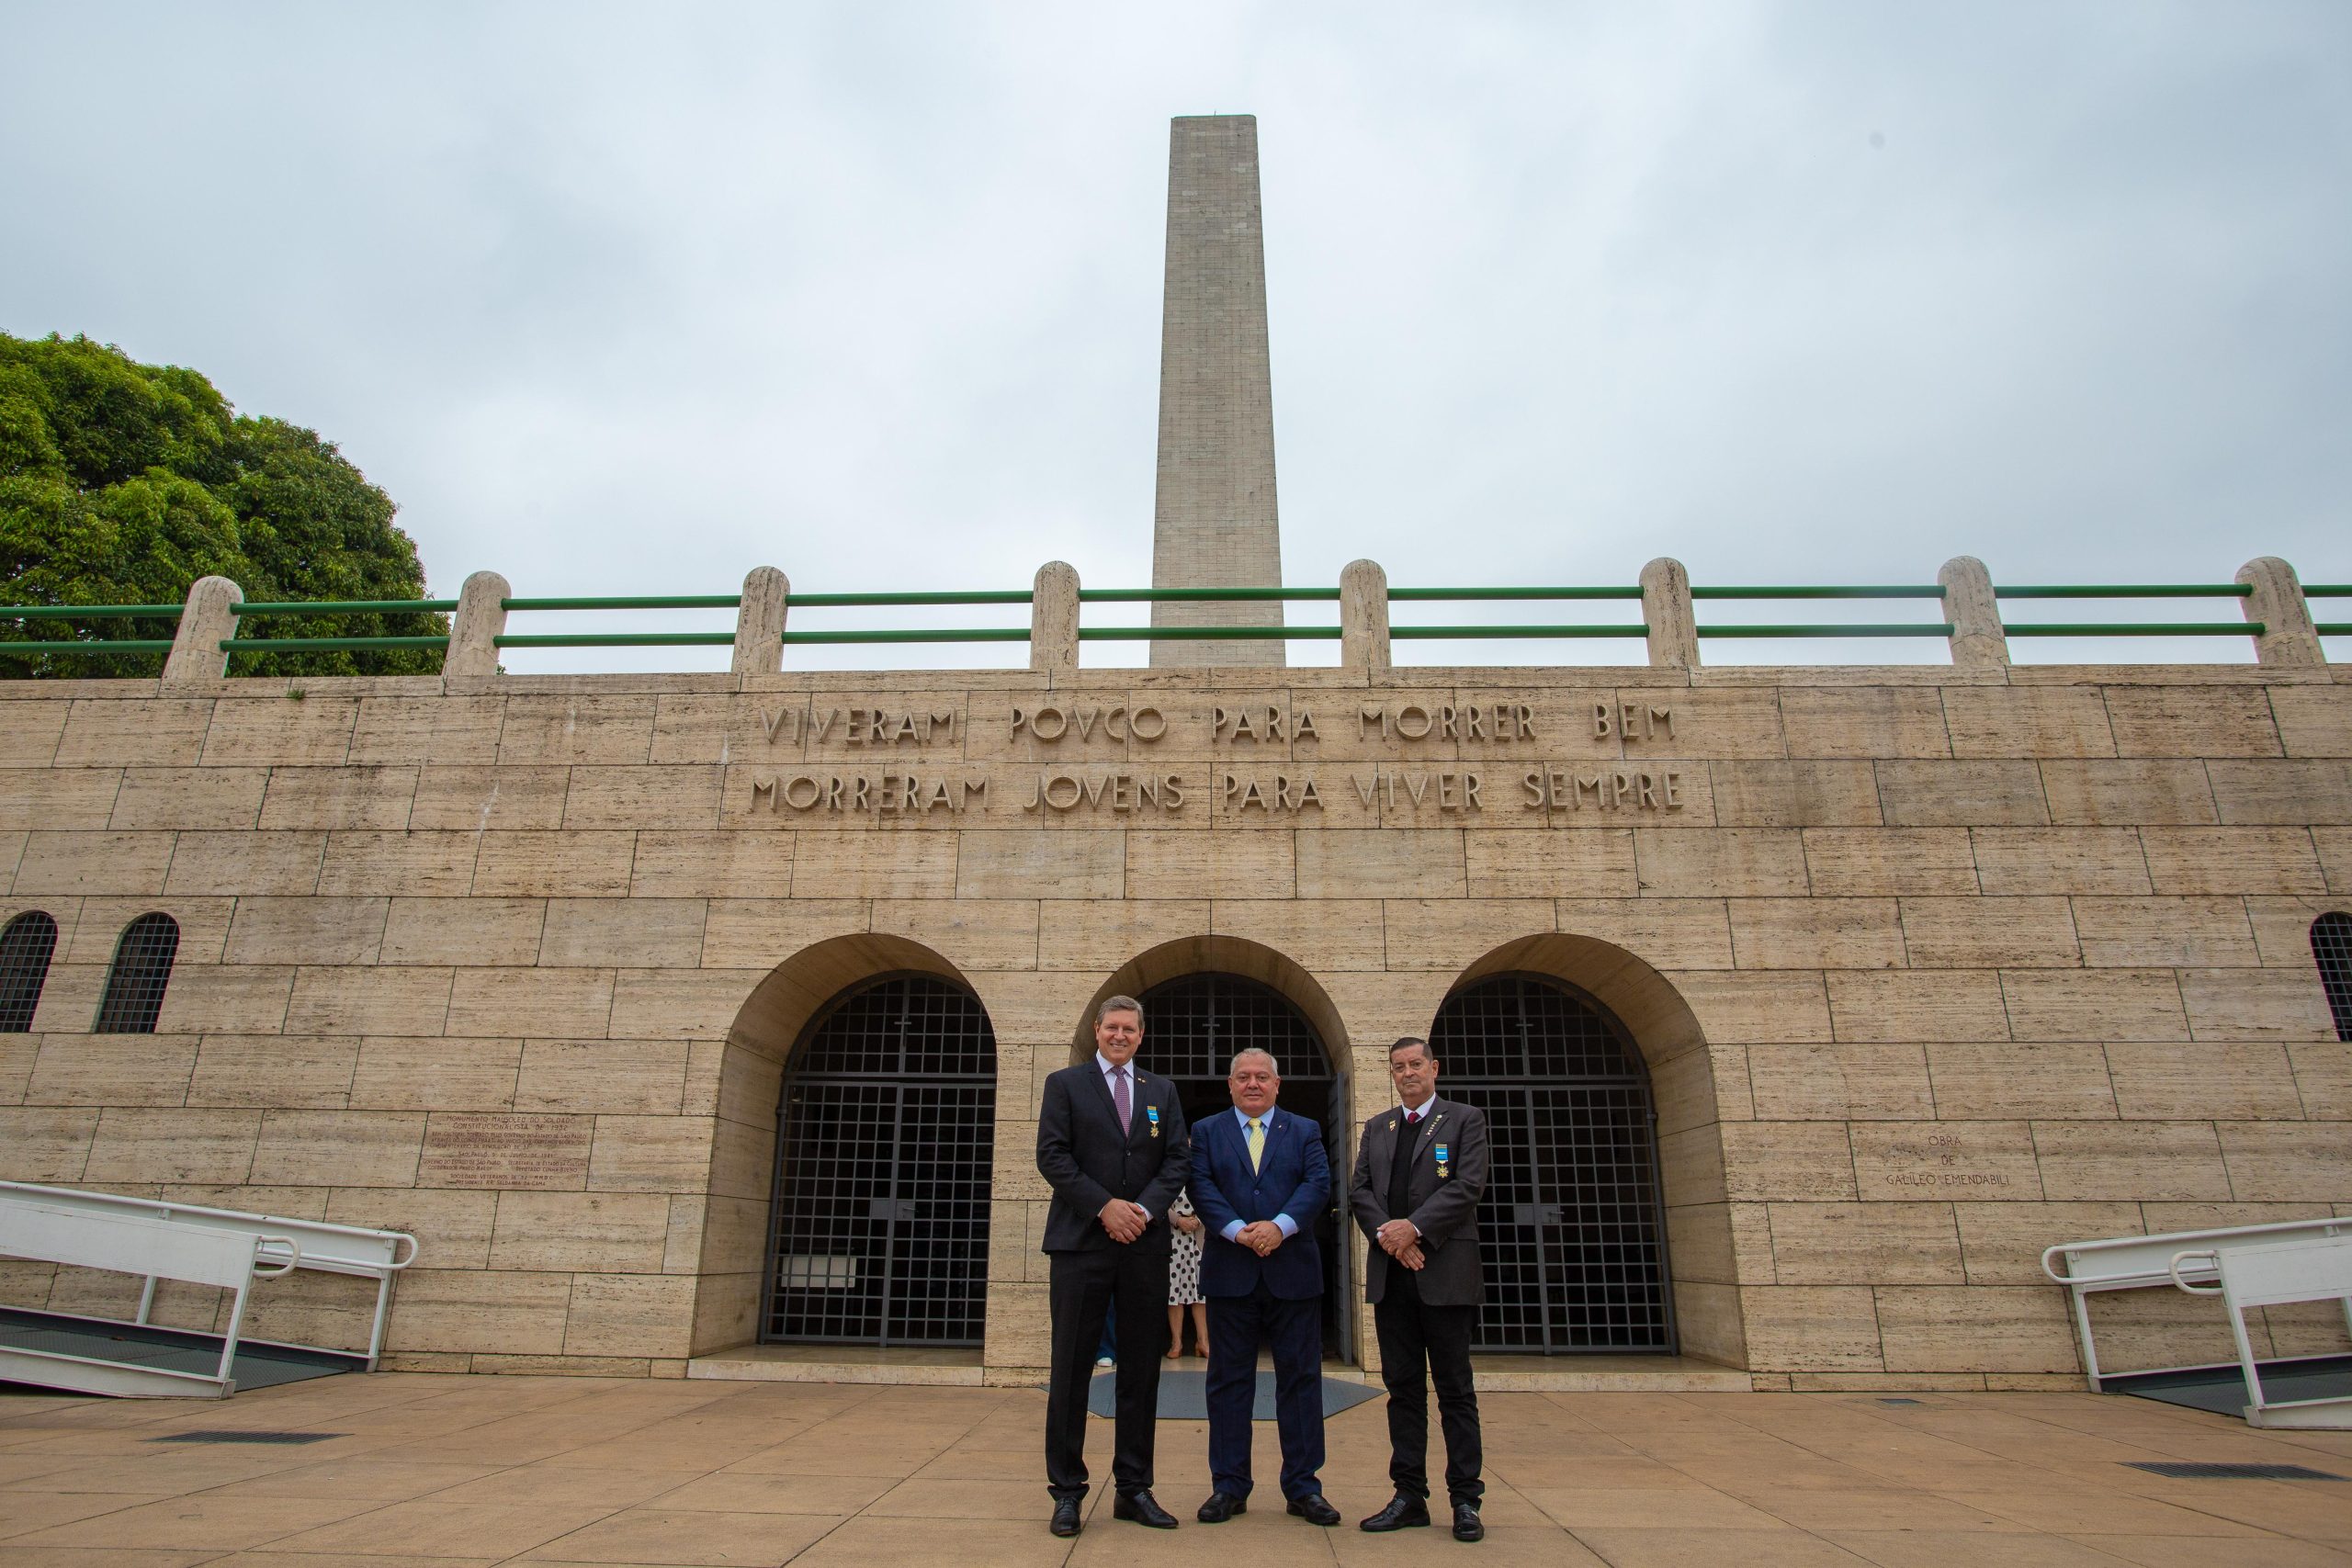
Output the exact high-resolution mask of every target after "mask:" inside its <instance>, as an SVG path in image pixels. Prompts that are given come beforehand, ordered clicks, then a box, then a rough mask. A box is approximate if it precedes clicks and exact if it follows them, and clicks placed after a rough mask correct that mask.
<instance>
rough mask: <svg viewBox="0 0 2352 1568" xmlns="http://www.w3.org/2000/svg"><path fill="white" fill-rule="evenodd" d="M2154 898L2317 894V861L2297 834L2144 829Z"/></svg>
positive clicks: (2302, 833) (2308, 839)
mask: <svg viewBox="0 0 2352 1568" xmlns="http://www.w3.org/2000/svg"><path fill="white" fill-rule="evenodd" d="M2140 840H2141V843H2142V845H2143V847H2144V848H2145V850H2146V852H2147V857H2148V873H2149V876H2150V879H2151V881H2152V883H2153V885H2154V889H2155V891H2156V892H2159V893H2261V894H2280V893H2317V892H2320V891H2322V890H2323V886H2324V885H2323V879H2322V876H2321V873H2320V866H2319V858H2318V853H2317V851H2316V850H2315V848H2314V847H2313V844H2312V835H2311V833H2310V831H2309V830H2308V829H2301V828H2145V829H2141V832H2140Z"/></svg>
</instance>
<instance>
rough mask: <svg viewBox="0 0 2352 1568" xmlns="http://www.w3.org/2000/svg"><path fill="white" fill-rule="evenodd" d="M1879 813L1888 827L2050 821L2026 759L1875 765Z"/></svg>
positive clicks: (2036, 777)
mask: <svg viewBox="0 0 2352 1568" xmlns="http://www.w3.org/2000/svg"><path fill="white" fill-rule="evenodd" d="M1875 766H1876V768H1877V770H1878V795H1879V809H1880V810H1881V811H1882V812H1883V813H1884V814H1885V818H1886V822H1887V825H1888V826H1889V827H1894V828H1947V827H1975V826H1980V825H1994V824H1997V825H2003V826H2018V827H2038V826H2041V825H2043V824H2046V823H2048V822H2049V820H2050V806H2049V802H2048V801H2047V800H2046V799H2045V798H2044V797H2043V795H2042V793H2041V771H2040V770H2039V769H2038V768H2037V767H2036V766H2035V765H2034V764H2033V763H2031V762H2030V761H1954V762H1899V761H1896V762H1880V763H1877V764H1875Z"/></svg>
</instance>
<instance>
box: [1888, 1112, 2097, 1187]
mask: <svg viewBox="0 0 2352 1568" xmlns="http://www.w3.org/2000/svg"><path fill="white" fill-rule="evenodd" d="M2095 1125H2096V1123H2095ZM1852 1131H1853V1144H1854V1179H1855V1185H1856V1190H1857V1191H1858V1192H1859V1193H1860V1196H1861V1198H1862V1200H1863V1201H1865V1202H1896V1201H1959V1200H1961V1199H1963V1198H1971V1199H1980V1200H1981V1199H1991V1198H1997V1199H2004V1200H2007V1201H2027V1200H2032V1199H2038V1198H2040V1197H2041V1196H2042V1190H2041V1173H2040V1171H2039V1169H2038V1168H2037V1167H2036V1163H2035V1158H2034V1145H2033V1137H2032V1133H2031V1131H2030V1128H2029V1127H2028V1125H2027V1124H2026V1123H2025V1122H1867V1123H1861V1124H1858V1125H1856V1126H1855V1127H1854V1128H1853V1130H1852Z"/></svg>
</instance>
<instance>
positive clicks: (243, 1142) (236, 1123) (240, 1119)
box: [82, 1106, 262, 1190]
mask: <svg viewBox="0 0 2352 1568" xmlns="http://www.w3.org/2000/svg"><path fill="white" fill-rule="evenodd" d="M261 1117H262V1113H261V1112H260V1111H165V1110H140V1109H128V1108H124V1107H121V1106H109V1107H107V1109H106V1110H105V1111H102V1112H100V1114H99V1117H98V1127H97V1132H96V1134H95V1136H93V1137H92V1138H91V1140H90V1155H89V1161H88V1163H87V1164H86V1165H85V1167H84V1168H83V1171H82V1179H83V1180H85V1181H88V1182H90V1183H91V1184H92V1185H94V1186H96V1187H100V1188H107V1189H111V1190H120V1186H121V1184H123V1183H127V1182H140V1181H243V1180H244V1179H245V1176H246V1173H247V1172H248V1171H250V1170H251V1169H252V1168H253V1159H254V1140H255V1139H257V1138H258V1137H259V1136H260V1134H261Z"/></svg>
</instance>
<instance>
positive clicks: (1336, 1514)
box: [1290, 1492, 1340, 1525]
mask: <svg viewBox="0 0 2352 1568" xmlns="http://www.w3.org/2000/svg"><path fill="white" fill-rule="evenodd" d="M1290 1511H1291V1512H1292V1513H1294V1514H1296V1515H1297V1516H1298V1517H1300V1518H1302V1519H1305V1520H1306V1522H1307V1523H1308V1524H1310V1525H1336V1524H1338V1523H1339V1522H1340V1510H1339V1509H1337V1508H1335V1507H1333V1506H1331V1505H1330V1504H1329V1503H1326V1502H1325V1501H1323V1494H1322V1493H1320V1492H1309V1493H1308V1494H1307V1495H1306V1496H1304V1497H1293V1498H1292V1499H1291V1500H1290Z"/></svg>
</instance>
